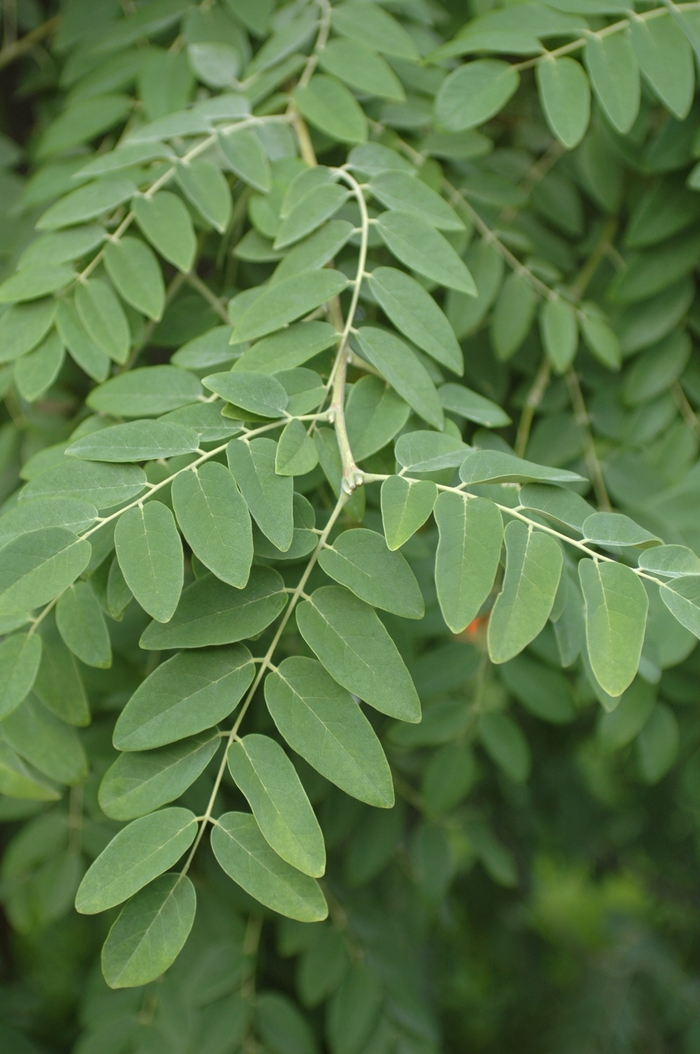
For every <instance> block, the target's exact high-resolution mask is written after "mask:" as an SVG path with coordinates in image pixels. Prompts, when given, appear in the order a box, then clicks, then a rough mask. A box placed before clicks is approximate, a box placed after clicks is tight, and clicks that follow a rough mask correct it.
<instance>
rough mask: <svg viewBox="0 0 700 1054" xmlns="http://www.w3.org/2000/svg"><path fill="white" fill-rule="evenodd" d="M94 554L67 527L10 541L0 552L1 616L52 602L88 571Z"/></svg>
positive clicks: (83, 541) (51, 529) (85, 542)
mask: <svg viewBox="0 0 700 1054" xmlns="http://www.w3.org/2000/svg"><path fill="white" fill-rule="evenodd" d="M91 551H92V549H91V546H90V543H89V542H88V541H85V540H83V539H80V538H78V537H77V535H75V534H73V532H72V531H68V530H66V528H65V527H43V528H40V529H39V530H37V531H30V532H29V533H28V534H24V535H20V536H19V537H17V538H14V539H13V540H12V541H11V542H8V544H7V545H6V546H4V548H3V549H1V550H0V614H2V615H8V614H11V613H13V612H24V611H31V610H32V608H37V607H41V606H42V605H43V604H47V603H48V602H49V601H50V600H53V599H54V597H57V596H58V595H59V593H62V592H63V590H64V589H66V588H67V587H68V586H69V585H70V584H71V583H72V582H74V581H75V580H76V578H77V577H78V575H79V574H80V573H81V572H82V571H84V570H85V568H86V567H87V564H88V561H89V559H90V553H91Z"/></svg>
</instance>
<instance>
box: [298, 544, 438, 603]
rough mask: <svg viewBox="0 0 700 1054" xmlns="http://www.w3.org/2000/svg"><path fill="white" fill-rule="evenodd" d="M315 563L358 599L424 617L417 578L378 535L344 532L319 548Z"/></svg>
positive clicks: (401, 558)
mask: <svg viewBox="0 0 700 1054" xmlns="http://www.w3.org/2000/svg"><path fill="white" fill-rule="evenodd" d="M318 562H319V564H320V565H321V567H322V568H323V570H324V571H325V572H326V574H327V575H330V577H331V578H334V579H335V581H336V582H340V584H341V585H343V586H347V588H348V589H350V590H351V591H352V592H353V593H354V594H355V596H358V597H359V598H360V600H364V601H366V603H368V604H371V605H372V606H373V607H378V608H381V609H382V610H383V611H391V612H392V613H393V614H394V615H401V616H402V617H403V618H414V619H420V618H423V615H424V614H425V604H424V602H423V596H422V594H421V591H420V588H419V586H418V582H417V581H416V577H415V575H414V574H413V571H412V570H411V568H410V567H409V565H408V563H407V562H406V560H405V559H404V557H403V556H402V555H401V553H397V552H392V551H391V550H390V549H388V548H387V545H386V542H385V541H384V538H383V536H382V535H381V534H377V533H376V532H375V531H367V530H364V529H363V528H357V529H354V530H350V531H344V532H343V534H340V535H338V537H337V538H336V539H335V541H334V542H333V545H332V546H328V547H327V548H325V549H323V550H322V551H321V554H320V556H319V558H318Z"/></svg>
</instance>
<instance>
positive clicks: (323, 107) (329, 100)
mask: <svg viewBox="0 0 700 1054" xmlns="http://www.w3.org/2000/svg"><path fill="white" fill-rule="evenodd" d="M293 97H294V101H295V103H296V104H297V106H298V107H299V112H300V113H301V115H302V117H305V118H306V120H307V121H308V122H309V123H310V124H312V125H313V126H314V128H318V129H319V131H321V132H323V133H324V134H325V135H328V136H330V137H331V139H339V140H340V141H341V142H342V143H363V142H364V141H365V139H366V138H367V119H366V117H365V115H364V113H363V112H362V109H361V107H360V104H359V103H358V102H357V100H356V99H355V97H354V95H352V93H351V92H349V91H348V89H347V88H346V87H345V85H344V84H341V83H340V81H338V80H336V79H335V77H329V76H327V75H326V74H325V73H317V74H316V75H315V76H313V77H312V78H311V80H310V81H309V83H308V84H307V85H305V86H304V87H297V88H295V89H294V92H293Z"/></svg>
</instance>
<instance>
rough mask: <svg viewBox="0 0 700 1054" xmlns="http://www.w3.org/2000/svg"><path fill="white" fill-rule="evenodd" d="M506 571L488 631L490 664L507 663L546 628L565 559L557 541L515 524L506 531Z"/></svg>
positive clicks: (515, 522)
mask: <svg viewBox="0 0 700 1054" xmlns="http://www.w3.org/2000/svg"><path fill="white" fill-rule="evenodd" d="M505 543H506V571H505V575H504V578H503V588H502V590H501V592H500V593H499V594H498V596H497V597H496V602H495V604H494V606H493V609H492V611H491V616H490V618H489V628H488V647H489V657H490V659H491V662H496V663H499V662H507V661H508V660H509V659H512V658H514V656H516V655H518V654H519V653H520V652H521V651H522V650H523V648H526V647H527V645H528V644H529V643H530V641H532V640H534V639H535V637H536V636H537V635H538V634H539V633H540V631H541V630H542V629H543V628H544V625H545V623H546V621H547V619H548V618H549V616H550V614H551V611H552V605H553V604H554V598H555V596H556V593H557V589H558V587H559V579H560V577H561V570H562V565H563V563H564V555H563V553H562V551H561V546H560V545H559V544H558V543H557V541H556V539H554V538H552V537H551V536H550V535H548V534H544V533H543V532H542V531H538V530H533V529H532V527H527V526H526V525H525V524H524V523H520V522H519V521H518V520H512V521H511V522H510V523H509V524H508V526H507V527H506V530H505Z"/></svg>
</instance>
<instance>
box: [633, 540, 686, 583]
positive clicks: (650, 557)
mask: <svg viewBox="0 0 700 1054" xmlns="http://www.w3.org/2000/svg"><path fill="white" fill-rule="evenodd" d="M639 566H640V567H641V568H643V569H644V570H645V571H651V572H653V573H654V574H657V575H667V576H668V577H669V578H683V577H685V576H686V575H700V556H698V555H697V554H696V553H694V552H693V550H692V549H689V548H688V547H687V546H686V545H655V546H653V548H651V549H647V550H645V551H644V552H643V553H641V555H640V557H639Z"/></svg>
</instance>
